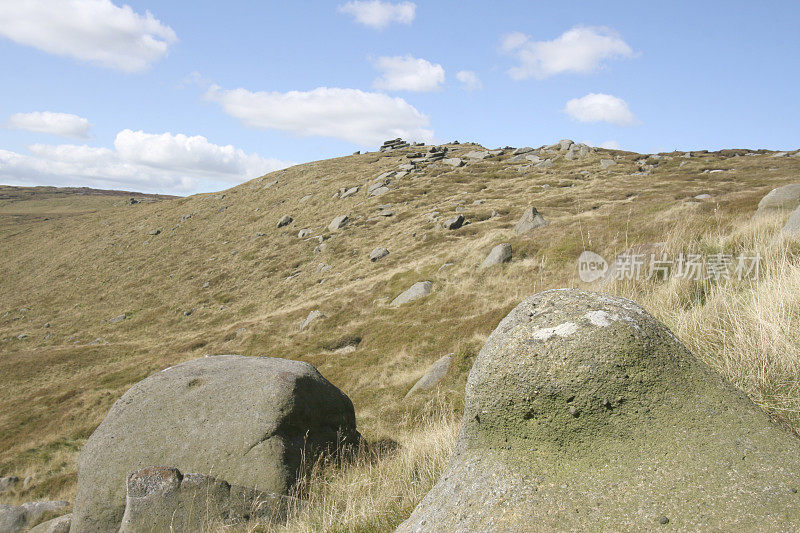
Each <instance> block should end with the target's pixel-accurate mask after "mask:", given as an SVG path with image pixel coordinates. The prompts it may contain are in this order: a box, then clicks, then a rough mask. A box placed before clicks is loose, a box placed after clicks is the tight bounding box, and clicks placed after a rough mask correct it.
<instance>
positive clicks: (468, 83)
mask: <svg viewBox="0 0 800 533" xmlns="http://www.w3.org/2000/svg"><path fill="white" fill-rule="evenodd" d="M456 79H457V80H458V81H460V82H461V83H462V84H463V85H464V88H465V89H466V90H468V91H475V90H478V89H480V88H481V87H483V84H482V83H481V79H480V78H479V77H478V75H477V74H475V73H474V72H473V71H471V70H459V71H458V73H456Z"/></svg>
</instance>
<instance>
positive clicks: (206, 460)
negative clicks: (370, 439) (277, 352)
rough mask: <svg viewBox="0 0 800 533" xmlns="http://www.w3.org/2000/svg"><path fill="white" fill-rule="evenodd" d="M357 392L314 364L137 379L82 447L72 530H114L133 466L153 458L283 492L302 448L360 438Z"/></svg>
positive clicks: (214, 361) (278, 362)
mask: <svg viewBox="0 0 800 533" xmlns="http://www.w3.org/2000/svg"><path fill="white" fill-rule="evenodd" d="M359 439H360V436H359V435H358V432H357V431H356V422H355V414H354V411H353V404H352V403H351V402H350V399H349V398H348V397H347V396H346V395H345V394H344V393H342V391H340V390H339V389H337V388H336V387H335V386H333V385H332V384H331V383H330V382H328V381H327V380H326V379H325V378H324V377H322V375H320V373H319V372H317V370H316V369H315V368H314V367H313V366H312V365H310V364H308V363H304V362H300V361H289V360H286V359H277V358H270V357H245V356H239V355H222V356H212V357H205V358H202V359H195V360H192V361H188V362H185V363H181V364H179V365H176V366H173V367H170V368H168V369H166V370H164V371H161V372H158V373H156V374H153V375H152V376H150V377H148V378H147V379H145V380H143V381H140V382H139V383H137V384H136V385H134V386H133V387H131V389H130V390H128V392H126V393H125V394H124V395H123V396H122V398H120V399H119V400H118V401H117V402H116V403H115V404H114V406H113V407H112V408H111V411H110V412H109V413H108V416H106V418H105V420H103V422H102V423H101V424H100V426H99V427H98V428H97V429H96V430H95V432H94V433H93V434H92V436H91V437H90V438H89V440H88V441H87V442H86V444H85V445H84V447H83V451H82V452H81V455H80V459H79V461H78V488H77V495H76V501H75V508H74V511H73V519H72V529H71V531H74V532H80V533H84V532H86V533H90V532H101V531H102V532H106V531H109V532H110V531H117V530H118V529H119V527H120V523H121V521H122V515H123V512H124V510H125V483H126V479H127V478H128V475H129V474H131V473H132V472H136V471H137V470H140V469H142V468H145V467H148V466H152V465H169V466H172V467H175V468H178V469H180V470H182V471H184V472H199V473H204V474H212V475H214V476H219V477H220V478H222V479H225V480H226V481H227V482H229V483H231V484H235V485H240V486H244V487H251V488H253V489H254V490H257V491H261V492H265V493H275V494H286V493H287V492H288V490H289V489H290V487H292V485H293V484H294V482H295V481H296V477H297V473H298V469H299V468H300V466H301V461H302V459H303V456H304V454H305V456H306V457H313V456H315V455H316V454H318V453H321V452H323V451H326V450H333V449H335V448H336V447H337V445H338V444H339V443H340V442H341V441H344V442H346V443H356V442H358V440H359Z"/></svg>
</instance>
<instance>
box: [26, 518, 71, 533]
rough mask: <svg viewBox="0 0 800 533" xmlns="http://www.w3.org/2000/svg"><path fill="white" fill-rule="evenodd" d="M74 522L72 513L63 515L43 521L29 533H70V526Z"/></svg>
mask: <svg viewBox="0 0 800 533" xmlns="http://www.w3.org/2000/svg"><path fill="white" fill-rule="evenodd" d="M71 522H72V513H70V514H65V515H61V516H59V517H58V518H53V519H52V520H48V521H47V522H42V523H41V524H39V525H38V526H36V527H34V528H33V529H31V530H30V531H28V533H69V526H70V523H71Z"/></svg>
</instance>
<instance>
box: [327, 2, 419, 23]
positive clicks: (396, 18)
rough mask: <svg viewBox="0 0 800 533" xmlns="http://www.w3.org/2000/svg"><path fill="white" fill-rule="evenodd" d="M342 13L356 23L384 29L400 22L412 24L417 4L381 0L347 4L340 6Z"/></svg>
mask: <svg viewBox="0 0 800 533" xmlns="http://www.w3.org/2000/svg"><path fill="white" fill-rule="evenodd" d="M339 11H340V12H341V13H346V14H348V15H352V16H353V18H354V19H355V21H356V22H358V23H359V24H363V25H364V26H369V27H370V28H375V29H382V28H385V27H386V26H388V25H389V24H391V23H392V22H398V23H400V24H411V21H413V20H414V16H415V15H416V11H417V4H415V3H413V2H399V3H397V4H393V3H391V2H382V1H380V0H371V1H361V0H356V1H353V2H347V3H346V4H344V5H341V6H339Z"/></svg>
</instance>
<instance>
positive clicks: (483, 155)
mask: <svg viewBox="0 0 800 533" xmlns="http://www.w3.org/2000/svg"><path fill="white" fill-rule="evenodd" d="M464 157H466V158H467V159H488V158H489V157H492V156H491V154H490V153H489V151H488V150H472V151H471V152H467V153H466V154H464Z"/></svg>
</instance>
